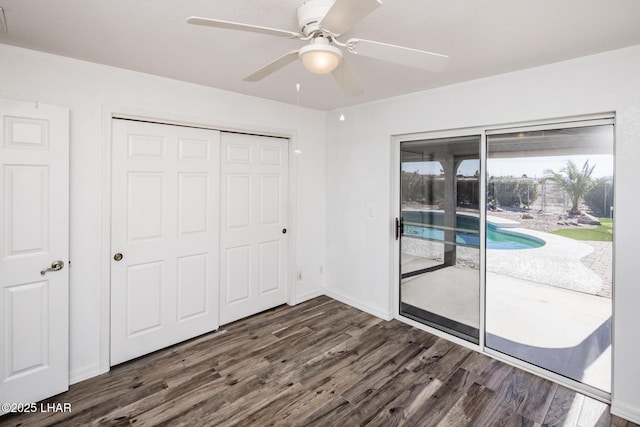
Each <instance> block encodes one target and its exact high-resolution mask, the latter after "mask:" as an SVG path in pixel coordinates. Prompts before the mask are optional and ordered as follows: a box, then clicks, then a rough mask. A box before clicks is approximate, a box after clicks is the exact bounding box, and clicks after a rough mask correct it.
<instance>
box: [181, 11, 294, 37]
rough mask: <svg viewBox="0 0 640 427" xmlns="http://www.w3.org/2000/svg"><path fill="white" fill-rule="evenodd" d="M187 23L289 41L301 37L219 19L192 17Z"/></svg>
mask: <svg viewBox="0 0 640 427" xmlns="http://www.w3.org/2000/svg"><path fill="white" fill-rule="evenodd" d="M187 23H189V24H193V25H204V26H205V27H215V28H225V29H228V30H240V31H248V32H250V33H259V34H267V35H270V36H278V37H288V38H290V39H295V38H300V37H302V35H301V34H299V33H294V32H293V31H286V30H277V29H275V28H268V27H260V26H258V25H249V24H240V23H238V22H229V21H221V20H219V19H210V18H201V17H199V16H192V17H190V18H188V19H187Z"/></svg>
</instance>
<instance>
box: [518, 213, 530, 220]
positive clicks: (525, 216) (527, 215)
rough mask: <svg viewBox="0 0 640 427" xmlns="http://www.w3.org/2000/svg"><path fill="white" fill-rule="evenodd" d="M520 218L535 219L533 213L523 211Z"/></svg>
mask: <svg viewBox="0 0 640 427" xmlns="http://www.w3.org/2000/svg"><path fill="white" fill-rule="evenodd" d="M520 218H522V219H533V215H531V214H530V213H523V214H522V216H521V217H520Z"/></svg>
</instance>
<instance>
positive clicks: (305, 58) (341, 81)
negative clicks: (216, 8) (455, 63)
mask: <svg viewBox="0 0 640 427" xmlns="http://www.w3.org/2000/svg"><path fill="white" fill-rule="evenodd" d="M380 6H382V1H381V0H335V1H334V0H309V1H306V2H304V3H303V4H302V5H300V6H299V7H298V10H297V18H298V28H299V29H300V32H299V33H297V32H293V31H287V30H278V29H274V28H268V27H260V26H257V25H250V24H241V23H237V22H229V21H221V20H218V19H210V18H201V17H197V16H192V17H190V18H189V19H187V22H188V23H189V24H194V25H204V26H209V27H216V28H226V29H230V30H240V31H248V32H253V33H260V34H266V35H271V36H278V37H286V38H290V39H294V38H295V39H300V40H303V41H308V42H309V44H307V45H306V46H303V47H302V48H300V49H296V50H292V51H290V52H288V53H286V54H284V55H282V56H281V57H279V58H277V59H276V60H274V61H272V62H270V63H268V64H267V65H265V66H264V67H262V68H260V69H258V70H257V71H255V72H254V73H253V74H250V75H249V76H247V77H245V78H244V79H243V80H244V81H247V82H257V81H259V80H262V79H263V78H265V77H267V76H268V75H270V74H272V73H274V72H276V71H278V70H279V69H281V68H283V67H284V66H285V65H288V64H289V63H291V62H293V61H295V60H296V59H298V58H299V59H300V60H301V61H302V63H303V64H304V66H305V68H307V69H308V70H309V71H311V72H313V73H316V74H326V73H332V75H333V77H334V78H335V80H336V82H337V83H338V85H340V86H341V88H342V91H343V92H344V93H345V95H347V96H353V95H359V94H361V93H362V92H363V90H362V87H361V86H360V83H359V82H358V80H357V78H356V77H355V74H354V73H353V71H352V70H351V68H350V67H349V66H348V65H347V63H346V62H345V59H344V55H343V52H342V49H346V51H347V52H349V53H352V54H355V55H360V56H366V57H369V58H375V59H380V60H383V61H388V62H393V63H396V64H401V65H405V66H408V67H414V68H419V69H422V70H427V71H442V70H443V69H444V67H445V66H446V65H447V62H448V60H449V57H448V56H446V55H440V54H437V53H431V52H426V51H423V50H417V49H411V48H408V47H402V46H395V45H392V44H387V43H380V42H375V41H371V40H363V39H358V38H352V39H349V40H347V41H346V42H344V43H343V42H341V41H339V40H338V39H339V37H340V36H341V35H342V34H344V33H346V32H347V31H349V30H350V29H351V28H352V27H353V26H354V25H355V24H357V23H358V22H360V21H361V20H362V19H364V18H365V17H366V16H367V15H369V14H370V13H371V12H373V11H374V10H376V9H377V8H378V7H380ZM341 48H342V49H341Z"/></svg>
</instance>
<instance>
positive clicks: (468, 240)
mask: <svg viewBox="0 0 640 427" xmlns="http://www.w3.org/2000/svg"><path fill="white" fill-rule="evenodd" d="M479 153H480V136H478V135H475V136H467V137H456V138H444V139H435V140H428V141H408V142H402V143H401V147H400V156H401V179H400V181H401V189H400V195H401V197H400V200H401V207H400V211H401V215H400V220H399V222H398V224H397V228H398V230H397V233H398V236H399V239H400V248H401V250H400V264H401V265H400V275H401V278H400V313H401V314H402V315H403V316H406V317H409V318H411V319H414V320H416V321H419V322H422V323H424V324H427V325H429V326H432V327H435V328H438V329H440V330H443V331H446V332H448V333H450V334H452V335H455V336H457V337H461V338H464V339H466V340H469V341H471V342H474V343H478V341H479V322H480V320H479V319H480V227H479V224H480V222H479V221H480V218H479V197H480V187H479V177H480V161H479V158H480V157H479Z"/></svg>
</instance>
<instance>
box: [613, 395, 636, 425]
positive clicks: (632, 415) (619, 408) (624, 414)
mask: <svg viewBox="0 0 640 427" xmlns="http://www.w3.org/2000/svg"><path fill="white" fill-rule="evenodd" d="M611 413H612V414H613V415H615V416H617V417H620V418H624V419H625V420H627V421H631V422H632V423H635V424H640V408H630V407H629V406H625V405H622V404H620V403H616V402H615V401H614V402H611Z"/></svg>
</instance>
